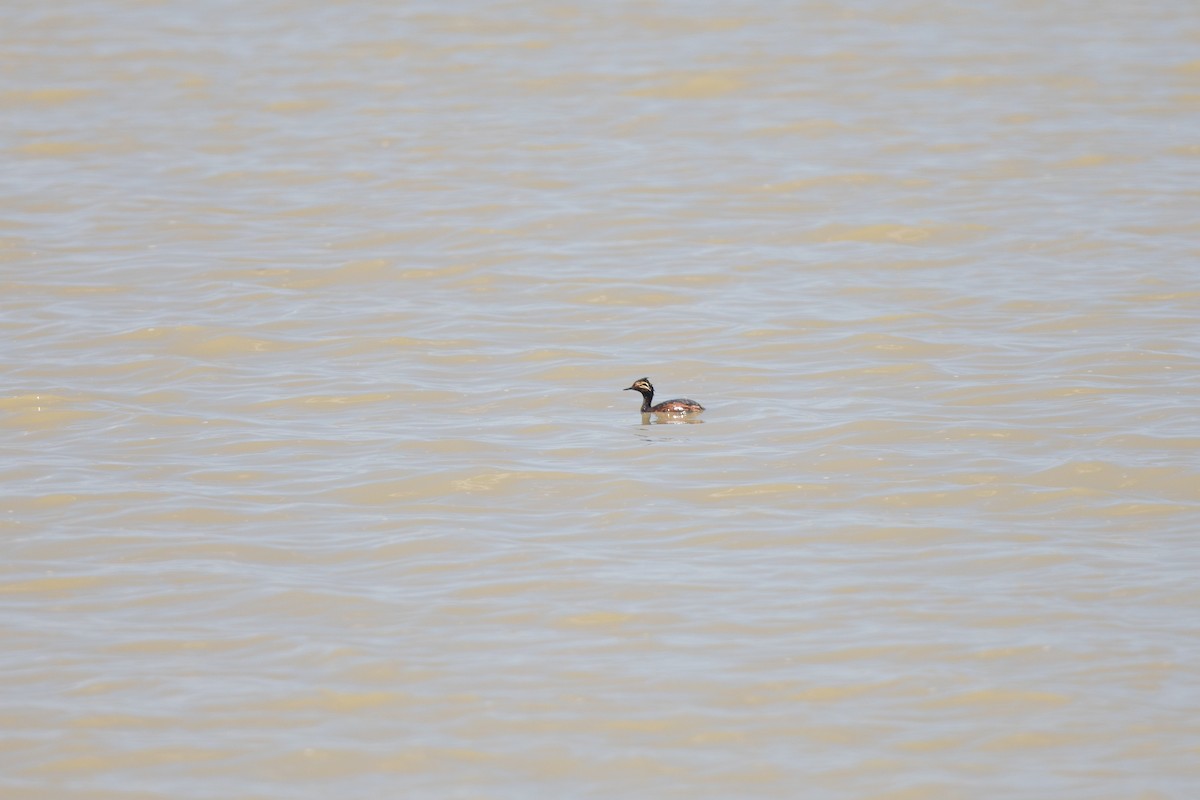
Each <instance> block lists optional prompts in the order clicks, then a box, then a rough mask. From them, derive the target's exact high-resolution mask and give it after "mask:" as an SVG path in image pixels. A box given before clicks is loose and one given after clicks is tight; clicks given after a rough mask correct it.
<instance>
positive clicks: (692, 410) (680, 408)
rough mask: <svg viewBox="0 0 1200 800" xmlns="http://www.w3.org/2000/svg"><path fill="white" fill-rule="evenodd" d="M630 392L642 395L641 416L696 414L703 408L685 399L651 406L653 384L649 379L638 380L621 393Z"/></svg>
mask: <svg viewBox="0 0 1200 800" xmlns="http://www.w3.org/2000/svg"><path fill="white" fill-rule="evenodd" d="M630 390H633V391H635V392H641V393H642V413H643V414H698V413H700V412H701V411H703V410H704V406H702V405H700V404H699V403H697V402H696V401H695V400H688V399H687V398H686V397H680V398H678V399H675V400H664V401H663V402H661V403H659V404H658V405H653V403H654V384H652V383H651V382H650V379H649V378H638V379H637V380H636V381H634V382H633V386H629V387H626V388H625V389H624V390H623V391H626V392H628V391H630Z"/></svg>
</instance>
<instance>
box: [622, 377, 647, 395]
mask: <svg viewBox="0 0 1200 800" xmlns="http://www.w3.org/2000/svg"><path fill="white" fill-rule="evenodd" d="M630 389H632V390H634V391H638V392H641V393H642V394H643V395H645V396H646V397H653V396H654V384H652V383H650V379H649V378H638V379H637V380H636V381H634V382H633V386H628V387H626V388H625V389H624V391H626V392H628V391H629V390H630Z"/></svg>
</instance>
